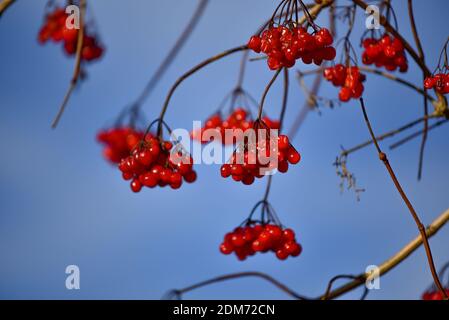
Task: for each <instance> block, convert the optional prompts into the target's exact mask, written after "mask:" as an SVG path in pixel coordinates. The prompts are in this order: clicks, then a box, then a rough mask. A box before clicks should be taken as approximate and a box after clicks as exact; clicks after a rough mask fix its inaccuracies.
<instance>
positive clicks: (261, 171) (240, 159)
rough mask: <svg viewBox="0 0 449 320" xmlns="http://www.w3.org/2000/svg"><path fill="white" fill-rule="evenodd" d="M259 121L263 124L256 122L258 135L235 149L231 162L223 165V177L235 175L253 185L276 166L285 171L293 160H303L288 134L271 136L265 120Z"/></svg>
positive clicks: (246, 183)
mask: <svg viewBox="0 0 449 320" xmlns="http://www.w3.org/2000/svg"><path fill="white" fill-rule="evenodd" d="M256 124H261V126H258V125H255V126H254V129H255V137H254V139H252V140H250V141H246V140H245V141H244V143H242V144H243V145H240V146H238V147H237V149H236V150H235V151H234V153H233V154H232V156H231V158H230V160H229V161H228V163H225V164H223V165H222V166H221V169H220V173H221V176H222V177H223V178H228V177H232V179H233V180H234V181H237V182H242V183H243V184H245V185H251V184H253V182H254V181H255V179H256V178H262V177H264V176H265V174H267V173H269V172H271V171H273V170H275V169H277V170H278V171H279V172H281V173H285V172H287V171H288V168H289V164H291V165H295V164H297V163H298V162H299V161H300V160H301V155H300V153H299V152H298V151H297V150H296V149H295V147H293V146H292V145H291V143H290V141H289V139H288V137H287V136H286V135H279V136H278V137H277V138H275V137H271V136H270V130H267V128H268V127H267V125H266V124H264V122H262V121H261V122H256Z"/></svg>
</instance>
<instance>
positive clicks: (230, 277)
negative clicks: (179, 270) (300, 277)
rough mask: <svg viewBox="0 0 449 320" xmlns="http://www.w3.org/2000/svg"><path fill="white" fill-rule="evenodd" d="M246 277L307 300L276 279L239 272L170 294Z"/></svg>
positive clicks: (265, 275) (178, 294)
mask: <svg viewBox="0 0 449 320" xmlns="http://www.w3.org/2000/svg"><path fill="white" fill-rule="evenodd" d="M248 277H256V278H260V279H263V280H266V281H268V282H269V283H271V284H272V285H274V286H275V287H277V288H278V289H280V290H281V291H283V292H285V293H286V294H288V295H289V296H291V297H292V298H295V299H299V300H308V298H306V297H304V296H302V295H300V294H298V293H296V292H295V291H293V290H292V289H290V288H289V287H287V286H286V285H285V284H283V283H281V282H279V281H277V280H276V279H274V278H273V277H271V276H269V275H267V274H264V273H261V272H251V271H249V272H240V273H232V274H227V275H224V276H220V277H216V278H212V279H210V280H206V281H203V282H199V283H197V284H194V285H192V286H189V287H186V288H184V289H180V290H173V291H172V293H173V294H175V295H177V296H180V295H182V294H184V293H187V292H189V291H193V290H195V289H199V288H201V287H205V286H208V285H211V284H215V283H219V282H223V281H228V280H234V279H240V278H248Z"/></svg>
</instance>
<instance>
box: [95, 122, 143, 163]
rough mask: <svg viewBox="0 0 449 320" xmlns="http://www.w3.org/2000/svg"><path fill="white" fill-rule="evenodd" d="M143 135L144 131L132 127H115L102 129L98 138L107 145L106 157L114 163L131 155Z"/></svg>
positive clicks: (105, 149)
mask: <svg viewBox="0 0 449 320" xmlns="http://www.w3.org/2000/svg"><path fill="white" fill-rule="evenodd" d="M143 136H144V133H143V132H142V131H138V130H136V129H134V128H132V127H115V128H111V129H107V130H102V131H100V132H99V133H98V135H97V140H98V141H99V142H100V143H102V144H104V146H105V147H104V149H103V155H104V157H105V158H106V159H107V160H109V161H110V162H112V163H119V162H120V161H121V160H122V159H123V158H126V157H127V156H129V154H130V153H131V151H132V150H133V149H134V147H135V146H136V145H137V144H138V143H139V141H140V140H142V138H143Z"/></svg>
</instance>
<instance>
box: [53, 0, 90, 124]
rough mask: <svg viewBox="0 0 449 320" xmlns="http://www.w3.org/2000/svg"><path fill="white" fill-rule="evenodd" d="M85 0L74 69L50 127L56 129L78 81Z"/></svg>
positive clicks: (82, 2)
mask: <svg viewBox="0 0 449 320" xmlns="http://www.w3.org/2000/svg"><path fill="white" fill-rule="evenodd" d="M86 1H87V0H80V19H79V20H80V29H79V31H78V40H77V44H76V57H75V69H74V71H73V76H72V79H71V80H70V85H69V88H68V90H67V92H66V94H65V96H64V99H63V101H62V104H61V106H60V107H59V111H58V113H57V114H56V117H55V119H54V120H53V123H52V125H51V127H52V128H53V129H56V127H57V126H58V123H59V120H61V117H62V115H63V114H64V111H65V108H66V106H67V103H68V102H69V99H70V96H71V95H72V92H73V90H74V89H75V86H76V84H77V82H78V79H79V76H80V73H81V51H82V49H83V42H84V18H85V16H86Z"/></svg>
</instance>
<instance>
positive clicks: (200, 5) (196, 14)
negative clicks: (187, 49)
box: [133, 0, 209, 108]
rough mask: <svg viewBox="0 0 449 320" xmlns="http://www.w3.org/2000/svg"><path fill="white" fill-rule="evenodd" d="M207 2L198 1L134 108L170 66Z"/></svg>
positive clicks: (205, 0) (137, 106) (198, 19)
mask: <svg viewBox="0 0 449 320" xmlns="http://www.w3.org/2000/svg"><path fill="white" fill-rule="evenodd" d="M208 3H209V0H200V1H199V3H198V6H197V8H196V10H195V12H194V13H193V15H192V17H191V18H190V20H189V22H188V24H187V26H186V27H185V29H184V30H183V31H182V33H181V35H180V36H179V38H178V39H177V40H176V42H175V44H174V46H173V47H172V48H171V50H170V51H169V52H168V54H167V55H166V57H165V58H164V60H163V61H162V62H161V64H160V65H159V67H158V68H157V70H156V72H155V73H154V74H153V76H152V77H151V79H150V81H148V83H147V85H146V86H145V88H144V89H143V91H142V93H141V94H140V96H139V97H138V98H137V99H136V102H134V104H133V106H135V108H140V107H141V105H142V104H143V102H144V101H145V100H146V99H147V98H148V96H149V95H150V94H151V92H152V91H153V89H154V87H155V85H156V84H157V83H158V82H159V80H160V79H161V78H162V76H163V75H164V73H165V72H166V71H167V69H168V68H169V67H170V65H171V63H172V62H173V61H174V60H175V58H176V56H177V55H178V53H179V52H180V51H181V48H182V47H183V46H184V44H185V43H186V42H187V40H188V38H189V36H190V35H191V34H192V32H193V30H194V29H195V27H196V26H197V25H198V22H199V21H200V18H201V16H202V15H203V13H204V10H205V9H206V7H207V4H208Z"/></svg>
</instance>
